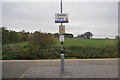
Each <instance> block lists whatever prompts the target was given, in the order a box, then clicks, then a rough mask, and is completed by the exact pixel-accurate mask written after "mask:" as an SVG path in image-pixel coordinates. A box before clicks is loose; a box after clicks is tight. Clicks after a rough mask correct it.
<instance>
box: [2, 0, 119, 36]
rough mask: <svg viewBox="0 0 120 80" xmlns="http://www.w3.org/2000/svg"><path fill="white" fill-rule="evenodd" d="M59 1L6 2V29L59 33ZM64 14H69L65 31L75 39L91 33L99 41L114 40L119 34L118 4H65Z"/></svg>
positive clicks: (3, 11)
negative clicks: (99, 39) (56, 16)
mask: <svg viewBox="0 0 120 80" xmlns="http://www.w3.org/2000/svg"><path fill="white" fill-rule="evenodd" d="M59 12H60V3H59V2H3V3H2V14H3V15H2V19H3V20H2V21H3V26H5V27H7V28H8V29H11V30H16V31H21V30H25V31H29V32H34V31H39V30H40V31H42V32H50V33H58V31H59V27H58V26H59V25H60V24H58V23H54V22H55V13H59ZM63 13H68V14H69V23H65V24H64V25H65V28H66V29H65V32H66V33H72V34H74V35H75V36H76V35H78V34H83V33H84V32H87V31H91V32H92V33H93V34H94V37H96V38H105V37H108V38H114V37H115V36H116V35H117V34H118V3H117V2H64V3H63Z"/></svg>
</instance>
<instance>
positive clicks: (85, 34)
mask: <svg viewBox="0 0 120 80" xmlns="http://www.w3.org/2000/svg"><path fill="white" fill-rule="evenodd" d="M92 36H93V34H92V33H91V32H86V33H84V37H85V38H87V39H90V38H92Z"/></svg>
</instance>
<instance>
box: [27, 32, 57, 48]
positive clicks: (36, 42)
mask: <svg viewBox="0 0 120 80" xmlns="http://www.w3.org/2000/svg"><path fill="white" fill-rule="evenodd" d="M55 43H56V40H55V38H54V36H53V35H52V34H47V33H41V32H38V31H36V32H34V34H33V35H32V36H31V37H30V39H29V44H30V45H33V46H36V47H38V48H43V47H50V46H52V45H54V44H55Z"/></svg>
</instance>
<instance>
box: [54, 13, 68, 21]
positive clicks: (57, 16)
mask: <svg viewBox="0 0 120 80" xmlns="http://www.w3.org/2000/svg"><path fill="white" fill-rule="evenodd" d="M55 23H68V13H55Z"/></svg>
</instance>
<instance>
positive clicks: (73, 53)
mask: <svg viewBox="0 0 120 80" xmlns="http://www.w3.org/2000/svg"><path fill="white" fill-rule="evenodd" d="M60 54H61V48H60V47H47V48H38V47H34V46H24V47H3V55H2V57H3V58H2V59H4V60H12V59H33V60H34V59H59V58H60ZM64 54H65V57H66V58H67V57H69V58H70V57H76V58H79V59H83V58H84V59H86V58H116V57H118V48H117V46H108V47H106V48H94V47H65V48H64Z"/></svg>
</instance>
